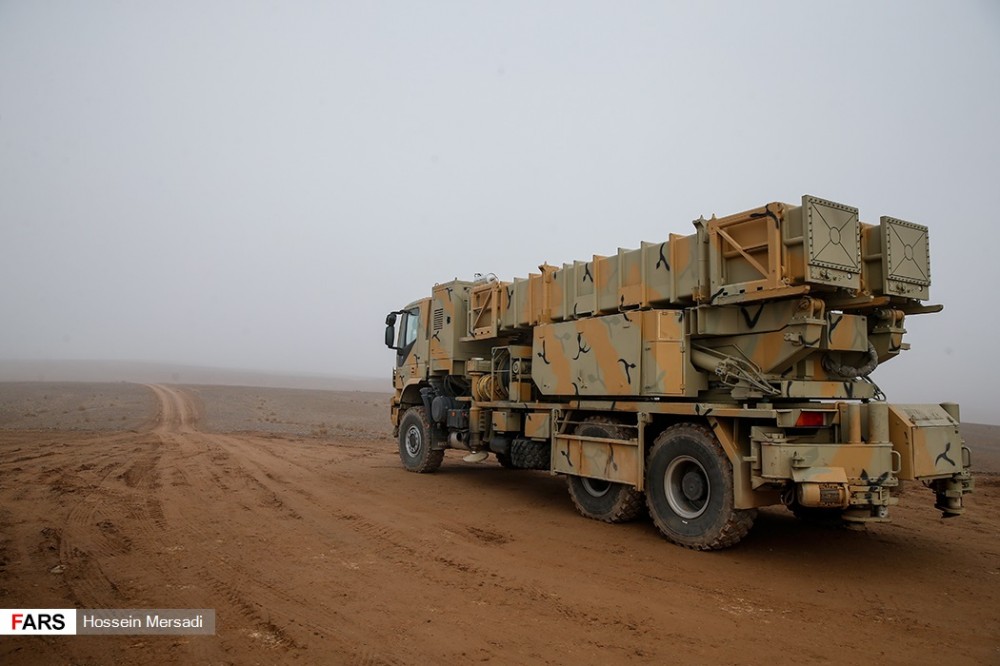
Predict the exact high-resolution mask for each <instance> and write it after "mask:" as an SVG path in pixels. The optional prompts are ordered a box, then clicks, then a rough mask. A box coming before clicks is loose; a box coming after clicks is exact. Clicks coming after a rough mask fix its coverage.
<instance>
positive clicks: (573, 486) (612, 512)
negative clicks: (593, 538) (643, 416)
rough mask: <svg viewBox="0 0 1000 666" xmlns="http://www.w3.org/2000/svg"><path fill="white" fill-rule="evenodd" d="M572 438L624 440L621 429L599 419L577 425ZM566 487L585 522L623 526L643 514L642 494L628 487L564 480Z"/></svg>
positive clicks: (594, 480)
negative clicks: (584, 517) (601, 522)
mask: <svg viewBox="0 0 1000 666" xmlns="http://www.w3.org/2000/svg"><path fill="white" fill-rule="evenodd" d="M576 434H577V435H583V436H585V437H608V438H612V439H627V438H628V434H627V433H626V432H625V430H624V429H623V428H622V427H621V426H619V425H618V424H616V423H614V422H611V421H609V420H607V419H605V418H603V417H599V416H597V417H591V418H589V419H587V420H586V421H584V422H583V423H581V424H580V425H578V426H577V427H576ZM566 485H567V487H568V488H569V496H570V497H571V498H572V499H573V504H575V505H576V510H577V511H579V512H580V513H581V514H582V515H584V516H586V517H587V518H592V519H594V520H600V521H603V522H605V523H624V522H628V521H630V520H635V519H636V518H639V517H641V516H642V515H643V514H644V513H645V510H646V507H645V503H644V500H643V495H642V493H641V492H640V491H638V490H636V489H635V488H634V487H633V486H630V485H628V484H624V483H613V482H611V481H602V480H600V479H590V478H587V477H583V476H567V477H566Z"/></svg>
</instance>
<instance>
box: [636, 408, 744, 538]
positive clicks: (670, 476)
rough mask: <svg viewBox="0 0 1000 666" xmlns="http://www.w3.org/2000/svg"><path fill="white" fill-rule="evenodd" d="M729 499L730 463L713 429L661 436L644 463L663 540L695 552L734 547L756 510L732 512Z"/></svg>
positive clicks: (678, 429)
mask: <svg viewBox="0 0 1000 666" xmlns="http://www.w3.org/2000/svg"><path fill="white" fill-rule="evenodd" d="M733 497H734V494H733V472H732V465H731V464H730V462H729V458H728V456H726V452H725V451H724V450H723V449H722V445H721V444H719V440H718V439H716V437H715V435H714V434H713V433H712V431H711V430H709V429H708V428H706V427H704V426H701V425H696V424H691V423H680V424H677V425H674V426H670V427H669V428H667V429H666V430H664V431H663V432H662V433H660V435H659V436H658V437H657V438H656V440H655V441H654V442H653V447H652V449H650V451H649V456H648V457H647V459H646V505H647V506H648V507H649V513H650V515H651V516H652V518H653V523H654V524H655V525H656V527H657V529H659V530H660V532H661V533H662V534H663V536H665V537H666V538H667V539H669V540H670V541H673V542H674V543H676V544H678V545H681V546H684V547H686V548H693V549H695V550H718V549H720V548H728V547H730V546H734V545H736V544H737V543H739V542H740V540H741V539H743V537H745V536H746V535H747V533H748V532H749V531H750V528H751V527H753V521H754V518H756V517H757V510H756V509H747V510H740V509H735V508H733Z"/></svg>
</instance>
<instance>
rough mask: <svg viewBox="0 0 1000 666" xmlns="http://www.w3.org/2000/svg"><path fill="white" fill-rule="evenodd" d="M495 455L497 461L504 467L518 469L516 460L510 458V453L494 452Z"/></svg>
mask: <svg viewBox="0 0 1000 666" xmlns="http://www.w3.org/2000/svg"><path fill="white" fill-rule="evenodd" d="M493 455H494V456H496V459H497V462H498V463H500V466H501V467H503V468H504V469H517V468H516V467H514V461H513V460H511V459H510V454H509V453H494V454H493Z"/></svg>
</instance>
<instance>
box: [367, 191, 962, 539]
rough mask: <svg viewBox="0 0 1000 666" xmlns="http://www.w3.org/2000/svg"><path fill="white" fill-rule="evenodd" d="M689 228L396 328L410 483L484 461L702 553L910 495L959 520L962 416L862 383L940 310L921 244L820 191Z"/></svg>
mask: <svg viewBox="0 0 1000 666" xmlns="http://www.w3.org/2000/svg"><path fill="white" fill-rule="evenodd" d="M693 224H694V229H695V232H694V233H693V234H690V235H677V234H670V235H669V237H668V238H667V239H666V240H664V241H662V242H642V243H641V245H640V247H639V248H637V249H621V248H619V249H618V251H617V252H616V253H614V254H609V255H607V256H594V257H593V258H591V259H590V260H586V261H574V262H573V263H567V264H563V265H562V267H556V266H550V265H548V264H543V265H541V266H539V272H538V273H532V274H529V275H528V277H527V278H515V279H514V280H513V281H511V282H505V281H501V280H499V279H497V278H496V277H495V276H494V275H492V274H490V275H487V276H485V277H484V276H477V277H476V279H474V280H471V281H463V280H452V281H450V282H445V283H441V284H437V285H435V286H434V287H433V288H432V290H431V295H430V297H429V298H422V299H420V300H418V301H416V302H413V303H411V304H410V305H408V306H406V307H405V308H402V309H401V310H398V311H395V312H392V313H390V314H389V315H388V316H387V318H386V329H385V344H386V346H388V347H390V348H392V349H394V350H395V351H396V367H395V370H394V371H393V386H394V389H395V391H394V395H393V398H392V405H391V417H392V424H393V427H394V434H395V435H396V436H398V442H399V456H400V459H401V460H402V464H403V467H405V468H406V469H407V470H410V471H412V472H433V471H434V470H436V469H437V468H438V467H439V466H440V465H441V464H442V460H443V456H444V451H445V450H446V449H461V450H464V451H467V452H468V455H467V456H466V459H467V460H470V461H472V460H485V459H486V458H488V457H489V455H490V454H492V455H493V456H494V457H495V458H496V460H498V461H499V463H500V465H502V466H503V467H507V468H521V469H537V470H548V471H549V472H551V473H552V474H558V475H562V476H564V477H565V478H566V482H567V485H568V488H569V495H570V497H571V498H572V500H573V502H574V504H575V505H576V508H577V509H578V510H579V512H580V513H581V514H583V515H584V516H587V517H589V518H593V519H596V520H602V521H606V522H611V523H616V522H622V521H627V520H632V519H635V518H638V517H640V516H642V515H643V514H644V513H645V512H646V511H647V510H648V513H649V515H650V517H651V518H652V520H653V522H654V523H655V525H656V527H657V528H658V529H659V530H660V532H662V534H663V535H664V536H665V537H666V538H667V539H669V540H670V541H673V542H675V543H677V544H680V545H682V546H686V547H689V548H695V549H701V550H712V549H718V548H725V547H728V546H732V545H734V544H736V543H737V542H739V541H740V540H741V539H742V538H743V537H744V536H745V535H746V534H747V533H748V532H749V530H750V528H751V526H752V524H753V521H754V518H755V517H756V514H757V509H758V508H759V507H762V506H770V505H784V506H785V507H787V508H788V509H790V510H791V511H792V512H794V513H795V514H796V515H798V516H799V517H801V518H803V519H809V520H823V521H834V522H840V521H842V522H846V523H853V524H860V523H869V522H884V521H887V520H888V516H889V507H891V506H892V505H894V504H896V503H897V497H896V494H897V491H898V489H899V484H900V482H901V481H920V482H922V483H923V484H924V485H925V486H928V487H929V488H931V489H932V490H933V493H934V497H935V498H936V503H935V507H936V508H937V509H939V510H940V511H941V512H942V513H943V515H944V516H957V515H959V514H961V513H962V511H963V497H964V495H965V494H966V493H969V492H972V490H973V480H972V477H971V474H970V465H971V454H970V451H969V449H968V448H966V446H965V444H964V441H963V440H962V437H961V434H960V432H959V408H958V405H956V404H952V403H942V404H923V405H912V404H890V403H887V402H886V401H885V396H884V395H883V394H882V391H881V390H880V389H879V387H878V385H877V384H876V383H875V382H874V381H873V379H872V373H873V371H874V370H875V369H876V368H877V367H878V366H879V365H881V364H883V363H886V362H888V361H891V360H893V359H895V358H896V357H897V356H899V355H900V354H901V353H903V352H905V351H906V350H907V349H908V348H909V345H908V344H907V343H905V342H904V341H903V336H904V334H905V333H906V330H905V328H904V323H905V320H906V318H907V317H909V316H911V315H922V314H929V313H934V312H939V311H941V309H942V306H940V305H928V304H925V301H926V300H927V299H928V298H929V291H928V290H929V287H930V283H931V280H930V248H929V239H928V230H927V228H926V227H924V226H921V225H919V224H914V223H912V222H907V221H904V220H900V219H896V218H893V217H881V218H880V219H879V223H878V224H868V223H864V222H861V221H860V219H859V217H858V210H857V209H856V208H852V207H851V206H846V205H843V204H839V203H835V202H832V201H827V200H824V199H819V198H817V197H813V196H809V195H806V196H804V197H802V200H801V203H800V204H799V205H791V204H786V203H769V204H766V205H764V206H762V207H760V208H754V209H752V210H748V211H745V212H742V213H737V214H735V215H730V216H727V217H722V218H716V217H715V216H714V215H713V216H712V218H711V219H705V218H704V217H702V218H699V219H697V220H695V221H694V222H693ZM397 327H398V328H397Z"/></svg>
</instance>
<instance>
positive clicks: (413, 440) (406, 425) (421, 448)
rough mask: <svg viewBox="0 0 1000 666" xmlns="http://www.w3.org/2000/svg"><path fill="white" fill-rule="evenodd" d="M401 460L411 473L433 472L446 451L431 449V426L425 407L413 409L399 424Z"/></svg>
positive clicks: (404, 415) (439, 464) (407, 411)
mask: <svg viewBox="0 0 1000 666" xmlns="http://www.w3.org/2000/svg"><path fill="white" fill-rule="evenodd" d="M399 459H400V460H401V461H402V462H403V467H405V468H406V469H407V470H408V471H410V472H420V473H423V472H433V471H435V470H437V468H438V467H440V466H441V461H442V460H444V451H441V450H433V449H431V424H430V422H429V421H428V420H427V413H426V412H425V411H424V408H423V407H411V408H410V409H408V410H406V413H405V414H403V419H402V420H401V421H400V422H399Z"/></svg>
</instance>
